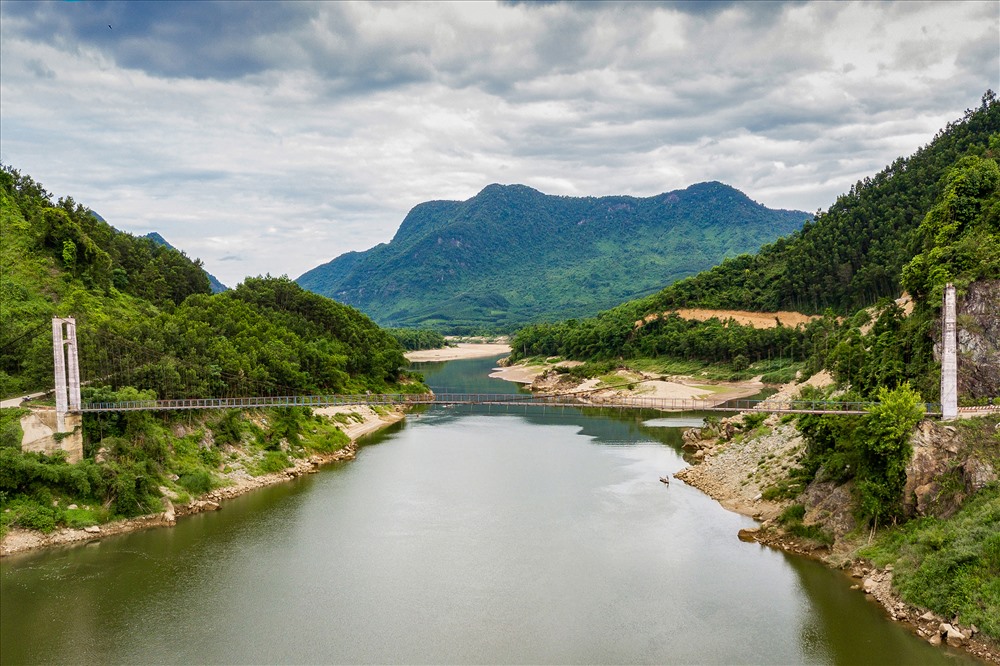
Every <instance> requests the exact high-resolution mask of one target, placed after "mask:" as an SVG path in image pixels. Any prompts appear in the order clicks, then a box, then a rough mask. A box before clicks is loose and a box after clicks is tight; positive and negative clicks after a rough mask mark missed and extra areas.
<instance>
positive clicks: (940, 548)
mask: <svg viewBox="0 0 1000 666" xmlns="http://www.w3.org/2000/svg"><path fill="white" fill-rule="evenodd" d="M862 554H863V555H865V556H867V557H870V558H871V559H872V560H874V561H875V562H876V563H877V564H878V565H879V566H885V565H887V564H892V565H893V567H894V571H893V584H894V585H895V586H896V587H897V589H898V590H899V591H900V594H901V595H902V597H903V598H904V599H905V600H906V601H908V602H910V603H912V604H918V605H920V606H923V607H924V608H930V609H931V610H933V611H935V612H937V613H940V614H941V615H942V616H943V617H946V618H956V619H957V621H958V622H960V623H961V624H962V625H965V626H968V625H971V624H975V625H976V626H978V627H979V628H980V629H981V630H982V631H983V632H984V633H985V634H987V635H989V636H993V637H994V638H996V637H1000V485H998V484H996V483H994V484H993V485H991V486H988V487H986V488H983V489H982V490H980V491H979V492H978V493H976V494H975V495H974V496H973V497H972V498H971V499H970V500H969V501H968V502H966V504H965V505H964V506H963V507H962V508H961V510H960V511H959V512H958V513H957V514H956V515H955V516H954V517H952V518H951V519H949V520H942V519H940V518H933V517H928V518H921V519H918V520H914V521H911V522H909V523H906V524H904V525H902V526H899V527H896V528H893V529H891V530H889V531H887V532H886V533H884V534H883V535H881V536H880V537H879V539H878V540H877V542H876V543H875V544H874V545H872V546H871V547H869V548H866V549H864V550H862Z"/></svg>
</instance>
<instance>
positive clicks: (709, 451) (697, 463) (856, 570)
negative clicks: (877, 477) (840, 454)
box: [675, 415, 1000, 664]
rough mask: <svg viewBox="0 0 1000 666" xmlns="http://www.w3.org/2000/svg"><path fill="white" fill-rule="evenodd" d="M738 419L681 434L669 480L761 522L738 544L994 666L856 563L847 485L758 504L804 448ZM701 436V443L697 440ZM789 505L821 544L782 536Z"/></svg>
mask: <svg viewBox="0 0 1000 666" xmlns="http://www.w3.org/2000/svg"><path fill="white" fill-rule="evenodd" d="M754 416H757V415H754ZM758 418H759V417H758ZM743 419H744V416H743V415H740V416H737V417H733V418H730V419H724V420H723V421H722V422H721V423H720V424H719V425H718V426H717V428H713V429H705V430H711V432H705V431H704V430H702V429H692V430H689V431H686V432H685V433H684V450H685V454H686V458H687V460H688V462H689V463H690V466H689V467H687V468H685V469H683V470H680V471H679V472H677V473H676V474H675V477H676V478H677V479H680V480H681V481H683V482H684V483H687V484H688V485H691V486H693V487H695V488H697V489H699V490H701V491H702V492H704V493H706V494H707V495H709V496H710V497H712V498H713V499H715V500H716V501H718V502H719V503H720V504H721V505H722V506H723V507H725V508H726V509H728V510H730V511H734V512H736V513H740V514H742V515H745V516H749V517H752V518H754V519H755V520H758V521H761V525H760V526H759V527H758V528H754V529H749V530H742V531H741V532H740V534H739V537H740V539H742V540H752V541H757V542H758V543H761V544H763V545H766V546H769V547H772V548H776V549H780V550H783V551H785V552H789V553H794V554H797V555H803V556H806V557H810V558H813V559H816V560H818V561H820V562H822V563H824V564H826V565H827V566H830V567H831V568H834V569H840V570H844V571H845V572H846V573H847V574H848V575H849V576H850V577H851V578H853V579H855V582H854V584H853V585H851V587H852V589H856V590H859V592H860V593H864V594H866V595H868V596H869V598H870V599H872V600H874V601H876V602H878V603H879V604H880V605H881V606H882V607H883V608H884V609H885V612H886V614H887V616H888V617H889V618H890V619H891V620H893V621H895V622H899V623H901V624H903V625H906V626H907V627H908V628H909V629H910V630H911V631H912V632H913V633H914V634H916V635H918V636H920V637H922V638H924V639H925V640H927V641H928V642H929V643H932V644H934V645H940V644H949V645H951V646H952V647H956V648H960V649H962V650H964V651H966V652H968V653H969V654H972V655H974V656H975V657H977V658H979V659H983V660H984V661H987V662H992V663H998V664H1000V647H998V645H997V643H996V642H995V641H993V640H991V639H989V638H985V637H983V636H982V635H980V634H977V632H976V630H975V629H974V627H972V626H962V627H959V626H957V625H955V623H954V622H953V618H944V617H942V616H940V615H938V614H936V613H933V612H931V611H929V610H928V609H926V608H920V607H917V606H914V605H911V604H908V603H907V602H905V601H903V599H902V598H901V597H900V596H899V594H898V593H897V592H896V591H895V590H894V589H893V587H892V579H893V567H892V565H887V566H886V567H883V568H878V567H876V566H874V565H873V564H872V563H871V562H869V561H867V560H865V559H864V558H861V557H859V556H858V554H857V551H858V549H859V548H861V547H862V546H864V545H866V543H867V541H866V534H860V533H859V530H858V529H857V526H856V524H855V522H854V518H853V515H852V506H853V503H852V495H851V486H850V484H849V483H848V484H843V485H840V486H835V485H834V484H833V483H831V482H825V483H816V482H814V483H812V484H810V485H809V486H808V487H807V488H803V489H802V490H803V492H802V494H801V495H800V496H799V497H797V498H796V499H795V500H780V499H768V498H766V497H765V496H767V497H770V496H771V495H770V494H768V493H767V489H768V488H773V487H775V485H776V484H778V483H780V482H781V481H782V480H783V479H787V478H788V471H789V470H790V469H792V468H793V467H795V466H797V465H798V462H799V460H800V458H801V457H802V455H803V454H804V453H805V446H806V444H805V442H804V440H803V438H802V436H801V434H800V433H799V432H798V430H797V429H796V428H795V426H794V425H792V424H791V423H783V422H782V419H780V418H779V417H778V416H776V415H771V416H768V417H767V418H765V419H764V420H763V421H762V422H760V423H759V424H758V425H756V426H752V427H749V428H748V427H747V426H744V425H743V423H744V421H743ZM924 429H925V430H926V428H924ZM703 433H704V434H707V435H709V436H708V437H707V438H706V439H702V437H703V436H704V435H703ZM793 501H795V502H801V503H802V504H803V505H805V506H806V507H808V509H807V512H806V515H805V516H804V523H803V524H804V525H806V526H807V527H813V526H815V527H821V530H822V531H823V532H826V533H827V538H825V539H820V540H817V539H815V538H808V537H802V536H797V535H796V534H793V533H792V532H791V531H790V530H789V529H786V526H785V525H783V524H782V514H783V512H784V511H785V510H786V509H787V508H788V507H789V506H791V505H792V503H793ZM831 542H832V543H831ZM845 584H850V583H849V582H848V581H845ZM959 632H961V635H959Z"/></svg>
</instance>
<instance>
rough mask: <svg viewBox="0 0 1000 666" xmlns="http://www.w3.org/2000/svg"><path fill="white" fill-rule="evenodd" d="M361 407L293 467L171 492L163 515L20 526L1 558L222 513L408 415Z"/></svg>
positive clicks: (352, 449) (353, 451) (341, 455)
mask: <svg viewBox="0 0 1000 666" xmlns="http://www.w3.org/2000/svg"><path fill="white" fill-rule="evenodd" d="M355 411H360V412H361V415H362V416H363V417H364V420H363V421H362V422H360V423H354V424H352V425H350V426H347V427H344V428H343V432H344V433H345V434H346V435H347V436H348V437H350V438H351V441H350V443H349V444H347V445H345V446H344V447H343V448H341V449H339V450H338V451H334V452H332V453H323V454H312V455H310V456H309V457H308V458H300V459H293V464H292V466H291V467H288V468H286V469H283V470H281V471H280V472H274V473H271V474H262V475H260V476H250V475H249V474H246V473H245V472H244V473H241V474H230V475H226V476H225V478H226V479H227V481H229V483H230V485H226V486H222V487H220V488H216V489H214V490H211V491H209V492H207V493H205V494H204V495H202V496H200V497H197V498H192V499H191V500H190V501H189V502H186V503H183V504H174V503H173V501H172V500H173V499H176V496H175V497H174V498H171V497H170V495H169V494H167V493H165V494H164V504H165V509H164V511H163V512H162V513H155V514H148V515H145V516H137V517H135V518H126V519H123V520H116V521H113V522H110V523H105V524H103V525H92V526H90V527H85V528H82V529H76V528H72V527H66V528H62V529H58V530H55V531H54V532H52V533H51V534H44V533H42V532H38V531H35V530H26V529H22V528H19V527H14V528H11V529H10V530H9V531H8V532H7V534H6V535H4V538H3V541H2V542H0V557H8V556H10V555H15V554H19V553H25V552H29V551H34V550H40V549H45V548H56V547H61V546H76V545H82V544H86V543H90V542H92V541H97V540H100V539H103V538H105V537H108V536H114V535H117V534H126V533H128V532H137V531H139V530H145V529H150V528H153V527H171V526H173V525H175V524H176V523H177V519H178V518H182V517H184V516H190V515H194V514H196V513H204V512H206V511H217V510H219V509H220V508H222V503H224V502H225V501H226V500H229V499H232V498H234V497H239V496H240V495H243V494H246V493H249V492H252V491H254V490H257V489H259V488H264V487H267V486H273V485H275V484H278V483H284V482H287V481H291V480H293V479H296V478H298V477H300V476H302V475H304V474H313V473H315V472H317V471H319V468H320V467H322V466H324V465H328V464H330V463H335V462H343V461H347V460H353V459H354V457H355V456H356V455H357V452H358V447H359V444H358V440H359V439H360V438H361V437H363V436H365V435H367V434H370V433H372V432H376V431H378V430H381V429H383V428H386V427H388V426H390V425H392V424H394V423H398V422H399V421H401V420H402V419H403V418H404V417H405V413H404V412H403V411H402V410H400V409H397V410H395V411H392V412H389V413H388V414H385V415H379V414H377V413H376V412H374V411H372V410H370V409H364V410H355Z"/></svg>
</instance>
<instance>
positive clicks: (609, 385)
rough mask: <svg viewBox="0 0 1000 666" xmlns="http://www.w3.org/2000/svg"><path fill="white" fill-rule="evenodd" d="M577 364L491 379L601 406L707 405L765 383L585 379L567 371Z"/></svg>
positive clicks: (512, 371) (514, 369) (643, 376)
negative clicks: (640, 401) (646, 401)
mask: <svg viewBox="0 0 1000 666" xmlns="http://www.w3.org/2000/svg"><path fill="white" fill-rule="evenodd" d="M580 365H582V363H580V362H578V361H559V362H557V363H551V364H549V363H518V364H515V365H510V366H503V367H499V368H496V369H495V370H494V371H493V372H492V373H491V374H490V377H493V378H495V379H503V380H506V381H509V382H516V383H519V384H525V385H527V388H528V389H529V390H530V391H532V392H533V393H544V394H546V395H572V396H575V397H576V398H578V399H579V400H580V401H581V402H585V403H589V404H595V405H599V404H602V403H609V402H621V401H622V400H625V399H629V398H657V399H666V400H701V401H704V403H705V405H706V406H714V405H721V404H722V403H724V402H727V401H729V400H735V399H738V398H747V397H749V396H752V395H756V394H758V393H760V391H761V390H762V389H764V388H766V386H767V385H766V384H764V383H763V382H761V381H760V378H753V379H750V380H747V381H743V382H716V381H708V380H704V379H696V378H693V377H685V376H666V375H661V374H655V373H648V372H640V371H637V370H625V369H618V370H615V371H614V372H612V373H610V374H608V375H605V376H603V377H599V378H597V377H591V378H583V377H578V376H575V375H573V374H572V373H570V372H567V370H569V369H571V368H574V367H577V366H580Z"/></svg>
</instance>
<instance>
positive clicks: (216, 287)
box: [143, 231, 229, 294]
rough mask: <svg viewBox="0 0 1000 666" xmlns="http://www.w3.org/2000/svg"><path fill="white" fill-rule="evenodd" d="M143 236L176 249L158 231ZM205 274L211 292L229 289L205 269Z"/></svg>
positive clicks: (216, 292) (218, 292)
mask: <svg viewBox="0 0 1000 666" xmlns="http://www.w3.org/2000/svg"><path fill="white" fill-rule="evenodd" d="M143 238H148V239H149V240H151V241H153V242H154V243H156V244H158V245H165V246H166V247H169V248H170V249H172V250H176V249H177V248H175V247H174V246H173V245H171V244H170V243H168V242H167V239H166V238H164V237H163V236H161V235H160V234H159V233H157V232H155V231H151V232H149V233H148V234H146V235H145V236H143ZM181 253H183V250H181ZM205 275H207V276H208V284H209V286H210V287H211V288H212V293H213V294H221V293H222V292H224V291H226V290H227V289H229V287H227V286H226V285H224V284H222V283H221V282H220V281H219V278H217V277H215V276H214V275H212V274H211V273H209V272H208V271H205Z"/></svg>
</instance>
